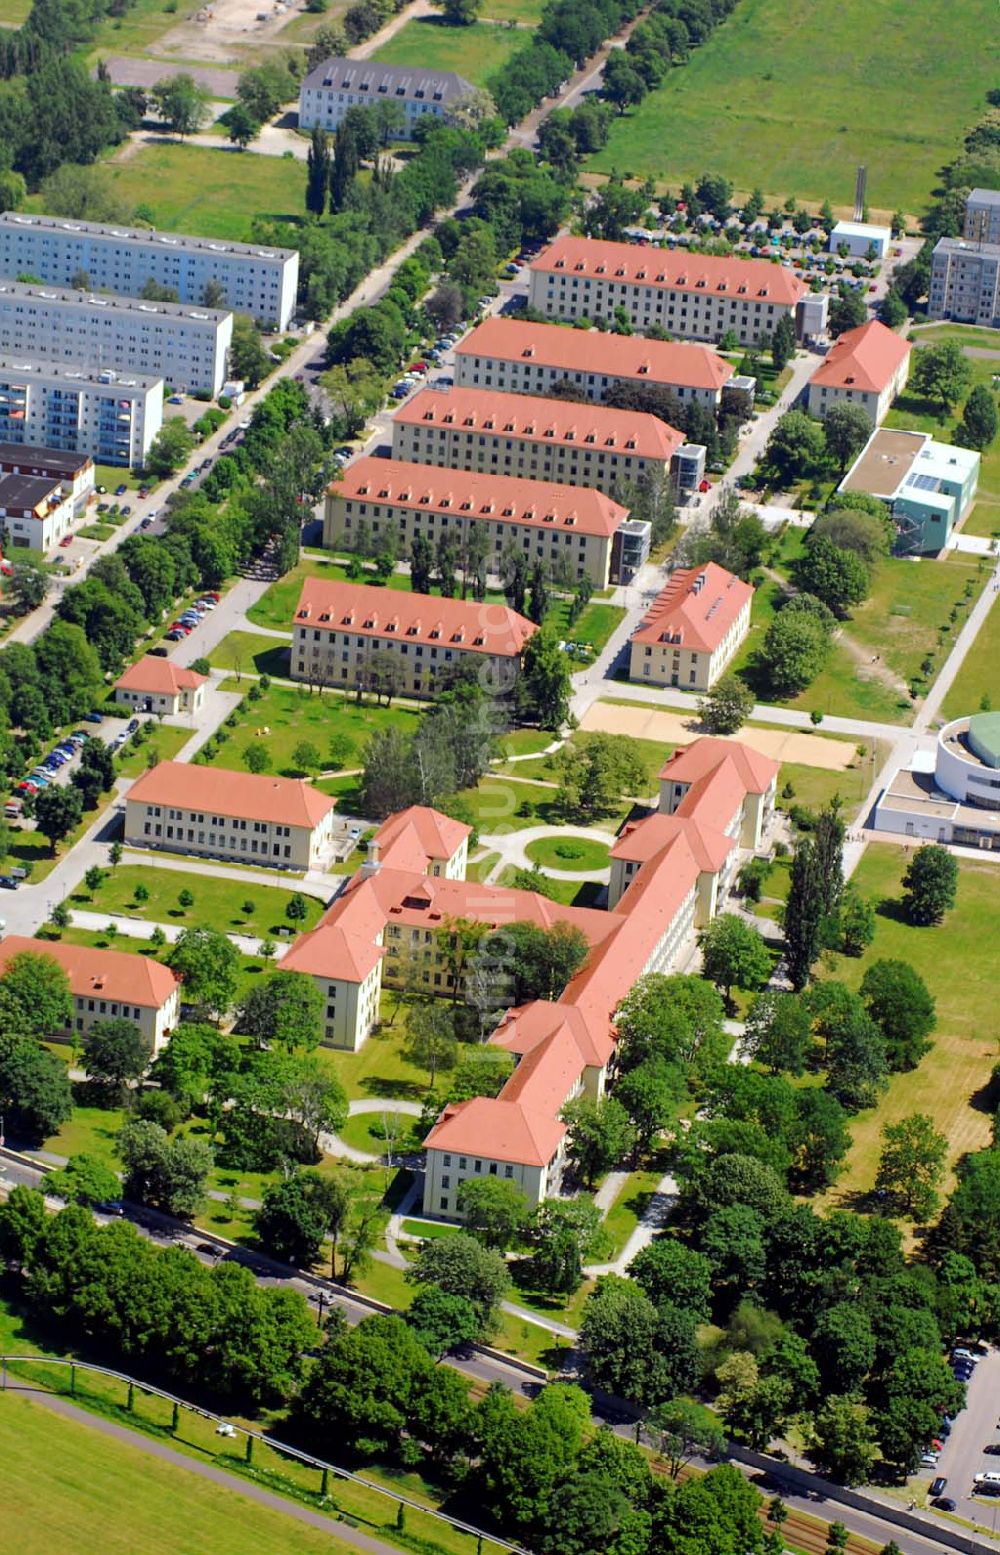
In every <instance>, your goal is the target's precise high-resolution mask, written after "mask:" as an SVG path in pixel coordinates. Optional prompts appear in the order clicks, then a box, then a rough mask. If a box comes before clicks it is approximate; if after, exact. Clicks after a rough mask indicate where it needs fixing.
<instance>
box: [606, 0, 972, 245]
mask: <svg viewBox="0 0 1000 1555" xmlns="http://www.w3.org/2000/svg"><path fill="white" fill-rule="evenodd" d="M949 15H950V20H949V25H948V27H947V28H946V29H944V31H942V29H941V27H940V11H939V9H938V6H937V5H936V3H935V0H876V3H874V4H871V3H869V4H865V3H864V0H848V3H846V4H844V3H839V0H742V3H741V4H740V5H739V6H737V7H736V9H735V10H734V11H733V13H732V15H731V16H730V17H729V18H728V20H727V21H725V22H724V23H723V24H722V25H721V26H720V27H719V28H718V29H717V31H716V32H715V34H714V35H713V37H711V38H710V39H709V41H708V42H707V43H706V44H704V45H703V46H702V47H701V48H698V49H695V50H694V51H693V52H692V54H691V58H690V61H689V62H688V64H687V65H686V66H685V67H684V68H683V69H680V70H672V71H670V72H668V74H667V77H666V80H665V82H664V83H663V85H661V86H660V87H659V89H658V90H657V91H655V92H653V93H651V94H650V95H649V97H647V98H646V100H645V102H644V103H643V104H642V105H641V106H640V107H639V109H638V110H637V111H636V112H634V113H630V114H628V115H626V116H625V117H624V118H621V119H618V120H617V121H616V123H615V125H614V127H613V129H612V131H611V136H610V138H609V140H608V144H607V145H606V146H605V147H604V149H603V150H602V151H601V152H600V153H599V154H598V155H597V156H596V157H594V158H593V159H592V161H591V163H590V166H591V167H593V168H594V169H595V170H600V171H601V172H610V171H611V169H613V168H617V169H619V170H622V171H625V172H628V173H633V174H634V175H635V176H636V177H639V178H642V177H645V176H647V175H649V176H652V177H653V178H655V179H656V180H657V182H658V183H659V184H661V185H671V186H672V187H673V188H674V189H675V190H676V188H677V186H678V184H679V183H681V182H682V181H683V180H684V179H689V178H690V179H692V180H693V179H695V178H697V176H698V175H699V174H700V173H703V172H704V171H705V170H706V169H710V170H712V171H713V172H719V173H722V174H724V175H725V176H726V177H727V178H730V179H732V181H733V182H734V184H735V185H736V187H737V190H741V191H742V190H746V191H749V190H750V189H752V188H754V187H756V186H759V187H760V188H761V189H762V190H763V191H764V194H765V197H766V198H767V199H768V200H770V199H771V197H773V196H780V197H784V196H786V195H795V196H797V197H798V198H799V199H805V200H812V201H817V202H818V201H821V200H823V199H829V200H830V201H831V203H832V204H833V205H835V206H837V205H839V206H841V207H845V210H844V214H845V215H848V214H850V212H849V210H847V209H846V207H849V206H852V205H853V202H854V175H855V170H856V168H857V165H858V163H859V162H864V163H865V164H866V165H867V167H868V200H869V203H870V205H871V206H872V208H873V211H875V210H880V211H886V212H889V211H892V210H893V209H895V208H896V207H902V208H903V209H904V210H907V211H911V212H918V211H920V210H921V209H922V208H923V207H924V205H925V204H926V203H927V202H928V200H929V197H930V193H931V190H932V188H933V187H934V185H935V183H936V182H937V172H938V169H939V167H940V166H941V164H942V163H943V162H947V161H948V160H950V159H951V158H952V157H954V156H955V155H956V154H957V151H958V148H959V147H960V145H961V141H962V137H963V135H965V134H966V133H967V131H968V130H969V128H970V126H971V125H972V124H974V123H975V121H976V119H977V118H978V117H979V116H980V115H981V113H982V111H983V107H984V100H985V96H986V92H987V90H988V89H989V88H990V87H991V86H992V85H993V84H994V83H995V81H996V78H997V73H998V67H1000V51H998V46H997V36H996V30H995V28H994V27H993V26H992V21H993V14H992V11H991V9H990V6H989V4H988V0H956V5H955V7H954V9H953V10H952V11H951V12H950V13H949ZM930 79H933V80H934V82H935V90H934V92H933V93H927V94H919V93H918V94H916V95H917V97H918V99H919V100H918V101H916V102H914V101H913V97H914V93H913V91H912V88H911V87H910V86H909V85H908V84H907V83H910V82H913V81H921V80H930ZM806 99H807V100H808V103H809V112H808V113H807V114H803V112H802V106H803V101H804V100H806Z"/></svg>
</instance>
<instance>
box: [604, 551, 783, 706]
mask: <svg viewBox="0 0 1000 1555" xmlns="http://www.w3.org/2000/svg"><path fill="white" fill-rule="evenodd" d="M752 603H753V589H752V587H751V585H750V584H749V583H744V582H743V580H742V579H741V578H737V577H735V576H734V574H733V573H731V572H727V571H726V569H725V568H724V567H719V566H718V565H717V564H716V563H715V562H706V564H705V565H704V566H703V567H686V568H682V569H681V570H679V571H678V572H675V573H673V574H672V575H671V578H670V581H669V583H668V584H667V586H666V588H665V589H663V590H662V591H661V592H660V593H659V594H658V595H657V597H656V599H655V600H654V601H653V603H652V604H651V605H650V607H649V609H648V611H647V612H646V615H645V617H644V618H643V620H642V622H641V623H640V625H639V626H638V627H637V629H636V630H635V631H634V632H633V633H632V638H631V645H630V657H629V680H635V681H639V682H641V683H643V684H644V685H651V686H682V687H683V688H684V689H685V690H687V691H707V690H708V689H709V687H710V686H712V685H714V684H715V682H716V681H717V680H718V678H719V676H720V675H721V674H722V672H723V670H724V669H725V668H726V665H727V664H728V663H729V662H730V660H731V659H732V657H733V655H734V654H735V652H736V650H737V648H738V647H739V646H740V644H741V643H742V641H743V639H744V638H745V637H746V635H747V632H748V631H749V630H750V607H751V604H752Z"/></svg>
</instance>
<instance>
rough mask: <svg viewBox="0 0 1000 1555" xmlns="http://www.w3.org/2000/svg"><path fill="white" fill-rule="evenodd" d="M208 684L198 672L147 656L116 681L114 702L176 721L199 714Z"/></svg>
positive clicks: (170, 660) (205, 677)
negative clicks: (191, 714)
mask: <svg viewBox="0 0 1000 1555" xmlns="http://www.w3.org/2000/svg"><path fill="white" fill-rule="evenodd" d="M208 683H209V677H208V676H207V675H199V674H198V672H197V670H190V669H184V668H182V666H181V665H180V664H175V663H174V661H173V660H172V659H158V658H155V657H154V656H153V655H152V654H146V655H145V657H144V658H141V659H138V660H136V662H135V664H132V665H130V667H129V668H128V669H127V670H126V671H125V673H124V675H120V676H119V677H118V679H117V680H116V681H115V700H116V701H118V702H124V703H125V705H126V707H134V708H137V709H138V710H139V711H140V712H144V713H160V714H162V715H164V716H166V717H176V716H177V714H178V713H197V712H198V711H199V709H200V708H201V706H202V703H203V702H204V700H205V687H206V686H207V685H208Z"/></svg>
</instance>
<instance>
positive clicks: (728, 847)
mask: <svg viewBox="0 0 1000 1555" xmlns="http://www.w3.org/2000/svg"><path fill="white" fill-rule="evenodd" d="M679 833H683V835H684V836H685V837H686V838H687V841H688V844H689V846H690V848H691V852H692V853H693V855H694V858H695V862H696V863H697V865H698V868H699V869H702V870H709V871H711V872H712V873H715V872H716V871H718V870H720V869H721V868H722V866H723V864H724V863H725V862H726V859H727V858H728V857H729V855H730V853H731V852H732V851H733V849H734V848H735V847H736V846H737V844H736V843H735V842H734V841H733V839H732V838H731V837H727V836H726V834H725V832H724V831H719V830H717V829H716V828H715V827H714V826H708V825H706V824H704V823H703V822H702V821H700V820H698V819H696V818H694V817H692V816H680V815H659V814H657V815H647V816H646V817H645V819H644V820H641V821H633V822H631V823H630V824H629V825H627V826H626V827H625V829H624V831H623V832H622V834H621V836H620V837H619V839H618V841H617V842H616V843H615V845H614V847H613V848H612V849H611V857H612V858H620V859H626V860H627V861H629V862H634V863H636V864H646V863H648V862H649V861H650V859H654V858H656V857H657V855H658V854H659V853H661V852H662V851H663V849H664V848H665V847H666V846H667V844H668V843H669V842H672V841H673V839H674V837H676V836H677V835H678V834H679Z"/></svg>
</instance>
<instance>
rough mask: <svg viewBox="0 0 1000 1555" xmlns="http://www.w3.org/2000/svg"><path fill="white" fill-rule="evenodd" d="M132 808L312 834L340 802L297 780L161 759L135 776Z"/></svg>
mask: <svg viewBox="0 0 1000 1555" xmlns="http://www.w3.org/2000/svg"><path fill="white" fill-rule="evenodd" d="M126 800H127V802H128V803H130V804H131V802H132V801H133V800H135V801H136V803H137V804H152V805H157V804H158V805H172V806H176V807H178V808H179V809H183V810H207V811H210V812H211V813H212V814H213V815H229V816H236V817H238V818H239V819H241V820H248V821H269V822H271V823H273V824H276V825H281V826H305V827H308V829H309V830H310V831H312V830H313V829H314V828H315V827H316V826H318V825H319V823H320V821H322V820H323V818H324V817H325V816H326V815H327V814H328V813H329V812H330V811H331V810H332V809H333V807H334V805H335V804H336V800H335V799H331V798H330V797H329V795H328V794H321V793H320V791H319V789H318V788H310V786H309V784H308V783H303V782H302V781H301V780H300V779H298V778H279V777H269V776H266V775H264V774H255V773H253V772H233V771H231V770H230V769H229V768H227V767H201V766H195V765H193V764H192V763H191V762H186V761H161V762H159V763H158V764H157V765H156V766H155V767H151V768H150V770H149V771H148V772H144V773H143V775H142V777H139V778H136V780H135V782H134V783H133V784H132V787H131V788H130V789H129V791H128V794H127V795H126Z"/></svg>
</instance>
